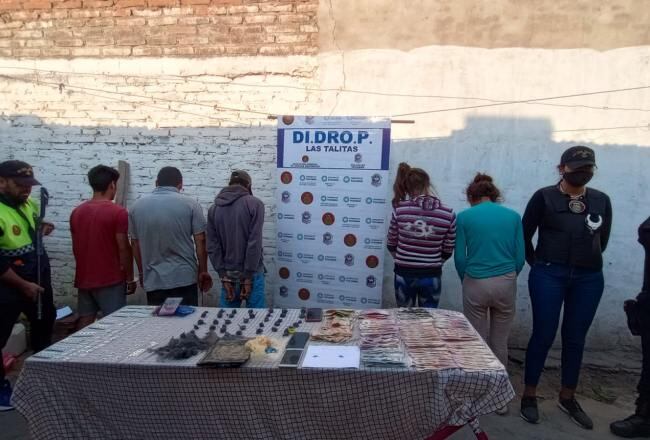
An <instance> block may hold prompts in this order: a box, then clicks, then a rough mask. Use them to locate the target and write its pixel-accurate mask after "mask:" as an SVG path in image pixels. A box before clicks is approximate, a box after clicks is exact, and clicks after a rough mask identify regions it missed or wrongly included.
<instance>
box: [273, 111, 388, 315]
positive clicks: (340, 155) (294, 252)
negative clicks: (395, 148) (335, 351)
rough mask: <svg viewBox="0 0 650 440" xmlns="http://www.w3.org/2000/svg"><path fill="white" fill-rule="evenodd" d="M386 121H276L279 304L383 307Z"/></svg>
mask: <svg viewBox="0 0 650 440" xmlns="http://www.w3.org/2000/svg"><path fill="white" fill-rule="evenodd" d="M389 155H390V120H389V119H376V118H373V119H369V118H359V117H312V116H283V117H278V155H277V157H278V159H277V167H278V173H277V179H278V190H277V225H278V228H277V230H278V236H277V255H276V261H277V274H276V277H275V278H276V284H275V292H274V304H276V305H278V306H280V307H332V306H334V307H341V306H342V307H352V308H359V309H362V308H373V307H380V306H381V296H382V280H383V265H384V261H383V256H384V249H385V245H386V230H387V227H388V225H387V222H388V220H387V217H388V213H389V212H390V200H389V184H388V161H389Z"/></svg>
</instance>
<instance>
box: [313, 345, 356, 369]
mask: <svg viewBox="0 0 650 440" xmlns="http://www.w3.org/2000/svg"><path fill="white" fill-rule="evenodd" d="M360 357H361V354H360V351H359V347H357V346H355V345H309V346H308V347H307V353H305V357H304V358H303V361H302V368H359V361H360Z"/></svg>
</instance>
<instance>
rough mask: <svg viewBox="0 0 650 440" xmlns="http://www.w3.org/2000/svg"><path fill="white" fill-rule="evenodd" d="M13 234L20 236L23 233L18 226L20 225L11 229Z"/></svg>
mask: <svg viewBox="0 0 650 440" xmlns="http://www.w3.org/2000/svg"><path fill="white" fill-rule="evenodd" d="M11 232H13V233H14V235H20V233H21V232H22V230H21V229H20V226H18V225H13V226H12V227H11Z"/></svg>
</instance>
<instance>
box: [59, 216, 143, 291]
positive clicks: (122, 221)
mask: <svg viewBox="0 0 650 440" xmlns="http://www.w3.org/2000/svg"><path fill="white" fill-rule="evenodd" d="M70 223H71V224H72V222H70ZM71 232H72V231H71ZM115 243H116V244H117V252H118V255H119V258H120V267H121V268H122V270H123V271H124V275H125V277H126V293H127V294H128V295H131V294H132V293H134V292H135V289H136V287H137V283H135V282H134V280H133V251H132V250H131V245H130V243H129V214H128V212H127V210H126V209H123V208H122V209H120V210H119V211H118V212H117V215H116V218H115Z"/></svg>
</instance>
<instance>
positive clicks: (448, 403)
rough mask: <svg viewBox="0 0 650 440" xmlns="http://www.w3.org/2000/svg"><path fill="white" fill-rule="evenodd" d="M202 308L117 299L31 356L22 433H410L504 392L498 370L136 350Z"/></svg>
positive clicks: (460, 416)
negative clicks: (340, 364)
mask: <svg viewBox="0 0 650 440" xmlns="http://www.w3.org/2000/svg"><path fill="white" fill-rule="evenodd" d="M204 310H208V311H209V312H210V314H211V315H210V316H208V318H207V320H208V321H211V320H212V315H213V314H214V313H216V311H215V309H199V312H198V313H195V314H194V315H192V316H190V317H186V318H166V319H165V318H153V317H151V316H150V315H149V313H150V309H147V308H138V307H128V308H125V309H122V311H120V312H116V313H115V314H114V315H111V316H109V317H108V318H106V319H104V320H102V321H99V322H98V323H96V324H93V325H92V326H91V327H89V328H87V329H85V330H84V331H82V332H79V333H77V334H76V336H75V335H73V336H72V337H70V338H68V339H66V340H64V341H62V342H60V343H58V344H55V345H54V346H52V347H51V349H50V350H47V351H45V352H41V354H40V355H35V356H32V357H31V358H30V359H28V360H27V362H26V363H25V366H24V369H23V372H22V374H21V376H20V378H19V381H18V383H17V385H16V388H15V391H14V396H13V402H14V404H15V406H16V408H17V409H18V411H20V412H21V414H23V416H25V418H26V419H27V421H28V424H29V429H30V432H31V434H32V436H33V437H34V438H35V439H64V438H80V439H81V438H83V439H89V438H97V439H104V438H106V439H145V438H157V439H160V438H169V439H190V438H192V439H203V438H215V439H337V440H338V439H376V438H382V439H404V440H407V439H408V440H413V439H422V438H425V437H427V436H429V435H431V434H432V433H433V432H435V431H436V430H437V429H439V428H440V427H442V426H444V425H462V424H465V423H466V422H467V421H468V420H470V419H472V418H475V417H477V416H480V415H483V414H488V413H491V412H493V411H495V410H496V409H498V408H500V407H502V406H503V405H505V404H506V403H507V402H509V401H510V400H511V399H512V398H513V396H514V391H513V389H512V386H511V385H510V381H509V379H508V375H507V373H506V371H505V370H503V369H501V370H493V371H472V372H470V371H463V370H462V369H449V370H432V371H419V372H416V371H411V370H373V371H370V370H363V369H361V370H311V369H279V368H270V366H271V365H270V364H269V365H261V364H257V365H256V364H253V365H252V366H251V367H249V368H239V369H204V368H198V367H195V364H196V361H197V359H198V358H192V359H188V360H185V361H172V362H165V363H163V362H160V361H159V360H158V359H157V358H156V357H155V356H154V355H152V353H151V352H150V351H149V350H148V348H150V347H154V346H156V345H159V344H161V343H163V344H164V343H166V342H167V340H168V339H169V337H170V336H172V335H173V336H178V334H179V333H180V331H185V330H189V329H191V328H192V327H193V325H194V324H195V321H196V320H197V318H198V317H199V315H200V313H201V312H202V311H204ZM291 313H297V312H295V311H291ZM289 317H290V318H293V315H290V316H289ZM243 318H244V313H243V311H240V313H239V314H238V317H237V319H238V320H241V319H243ZM256 319H257V318H256ZM289 321H290V319H289ZM252 324H253V323H252V322H251V326H250V327H251V328H250V329H252V328H253V325H252ZM233 325H239V321H237V322H233ZM179 330H180V331H179ZM248 330H249V328H248V326H247V331H248ZM301 330H303V331H306V330H310V326H308V325H303V328H301ZM280 339H281V338H280ZM486 350H487V347H486ZM276 363H277V362H276ZM256 367H257V368H256ZM264 367H266V368H264Z"/></svg>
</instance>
